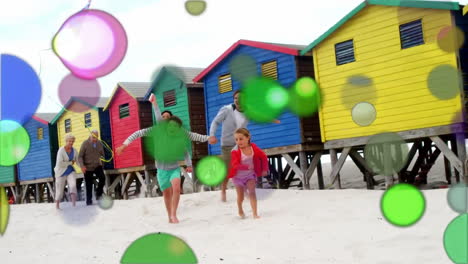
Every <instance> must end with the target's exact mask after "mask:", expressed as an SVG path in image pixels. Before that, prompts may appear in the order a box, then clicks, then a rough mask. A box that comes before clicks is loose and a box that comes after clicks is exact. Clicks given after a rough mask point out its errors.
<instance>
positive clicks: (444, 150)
mask: <svg viewBox="0 0 468 264" xmlns="http://www.w3.org/2000/svg"><path fill="white" fill-rule="evenodd" d="M431 140H432V141H433V142H434V143H435V144H436V146H437V148H439V149H440V151H442V153H443V154H444V156H446V157H447V158H448V159H449V161H450V163H451V164H452V166H454V167H455V170H457V171H458V172H460V173H461V174H463V165H462V162H461V161H460V159H459V158H458V157H457V156H456V155H455V154H454V153H453V152H452V151H451V150H450V149H449V148H448V146H447V145H445V143H444V141H443V140H442V139H440V137H438V136H435V137H431Z"/></svg>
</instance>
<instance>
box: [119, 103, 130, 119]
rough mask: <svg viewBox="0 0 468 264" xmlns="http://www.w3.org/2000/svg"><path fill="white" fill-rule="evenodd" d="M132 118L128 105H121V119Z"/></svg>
mask: <svg viewBox="0 0 468 264" xmlns="http://www.w3.org/2000/svg"><path fill="white" fill-rule="evenodd" d="M128 116H130V108H129V106H128V104H123V105H119V117H120V119H122V118H125V117H128Z"/></svg>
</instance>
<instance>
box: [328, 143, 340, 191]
mask: <svg viewBox="0 0 468 264" xmlns="http://www.w3.org/2000/svg"><path fill="white" fill-rule="evenodd" d="M330 159H331V165H332V171H333V168H335V164H336V163H337V161H338V155H337V153H336V149H330ZM336 177H337V179H336V181H335V188H336V189H341V176H340V173H338V174H337V175H336ZM330 180H333V179H330Z"/></svg>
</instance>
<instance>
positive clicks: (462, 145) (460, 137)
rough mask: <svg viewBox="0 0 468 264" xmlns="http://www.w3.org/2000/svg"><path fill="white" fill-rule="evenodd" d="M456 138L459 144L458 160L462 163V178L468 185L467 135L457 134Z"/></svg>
mask: <svg viewBox="0 0 468 264" xmlns="http://www.w3.org/2000/svg"><path fill="white" fill-rule="evenodd" d="M455 137H456V140H455V141H456V144H457V154H458V158H459V159H460V161H461V165H462V166H461V171H460V174H461V176H462V180H463V182H464V183H465V184H468V175H467V174H466V162H465V160H466V144H465V134H464V133H457V134H456V135H455Z"/></svg>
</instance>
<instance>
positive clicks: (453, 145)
mask: <svg viewBox="0 0 468 264" xmlns="http://www.w3.org/2000/svg"><path fill="white" fill-rule="evenodd" d="M455 140H456V139H455V137H454V136H452V135H451V137H450V147H451V149H452V152H453V153H458V147H457V143H456V142H455ZM449 160H450V159H449ZM450 162H451V161H450ZM452 167H453V168H454V170H453V171H454V174H455V182H456V183H460V172H459V171H458V170H457V169H456V168H455V166H454V165H453V164H452Z"/></svg>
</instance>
